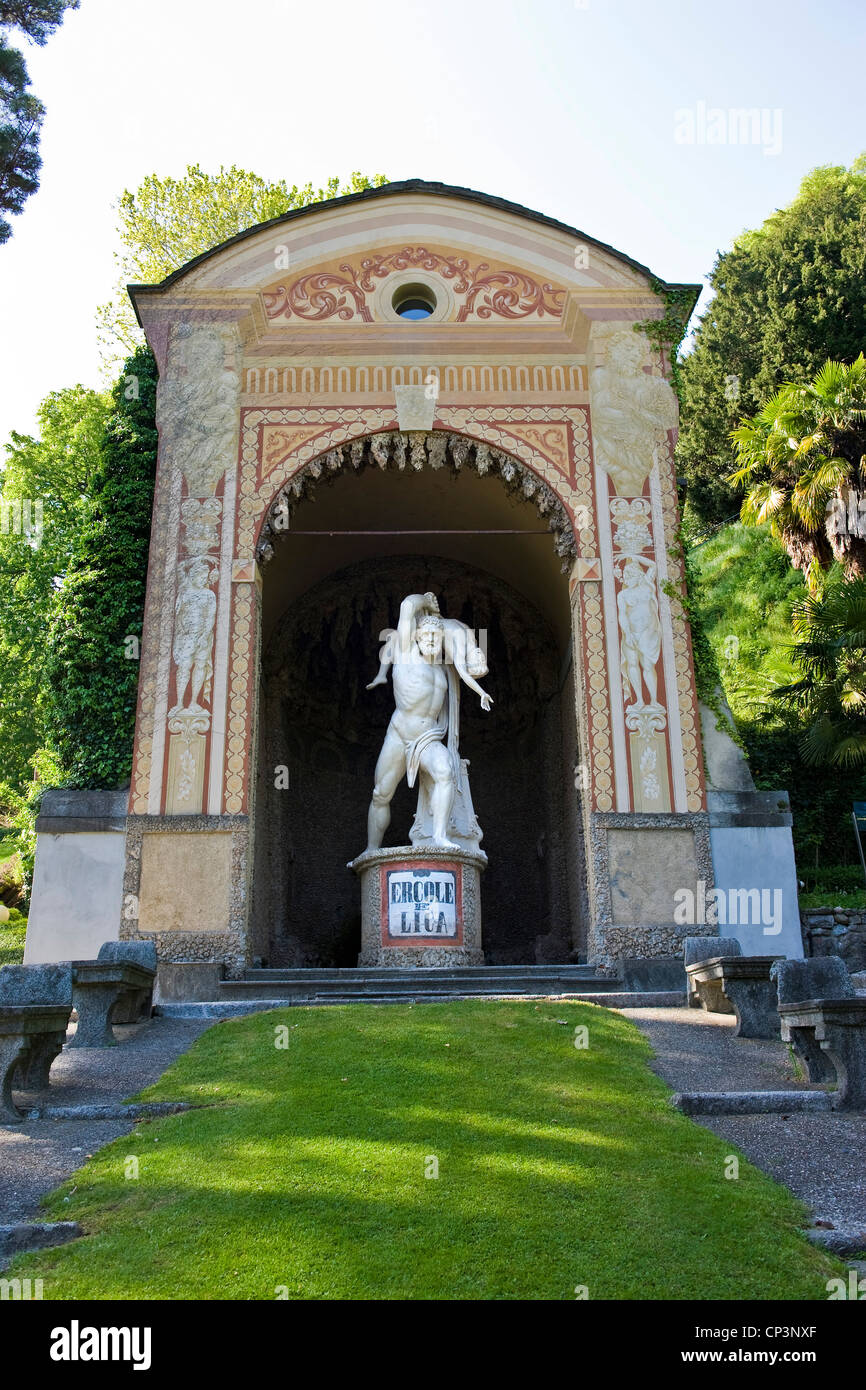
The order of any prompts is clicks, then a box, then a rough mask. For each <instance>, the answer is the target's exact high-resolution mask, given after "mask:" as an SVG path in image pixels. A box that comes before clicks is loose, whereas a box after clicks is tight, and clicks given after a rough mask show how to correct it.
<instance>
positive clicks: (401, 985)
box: [219, 965, 616, 1002]
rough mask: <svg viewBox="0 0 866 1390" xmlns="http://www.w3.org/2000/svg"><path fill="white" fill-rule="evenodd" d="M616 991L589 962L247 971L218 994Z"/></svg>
mask: <svg viewBox="0 0 866 1390" xmlns="http://www.w3.org/2000/svg"><path fill="white" fill-rule="evenodd" d="M612 989H613V990H616V983H615V982H614V981H611V980H610V979H607V978H605V977H603V976H598V975H596V974H595V971H594V970H593V968H592V967H591V966H585V965H573V966H553V967H551V966H462V967H460V966H458V967H454V968H452V969H441V970H439V969H429V968H428V969H418V970H407V969H399V970H398V969H391V970H388V969H376V968H366V969H358V970H340V969H335V970H327V969H326V970H249V971H247V973H246V975H245V976H244V977H243V979H240V980H223V981H221V983H220V986H219V998H220V999H224V1000H242V999H291V998H293V997H298V998H304V999H315V1000H323V999H329V998H339V999H340V1000H341V1002H345V1001H346V1000H350V999H371V998H390V997H392V996H398V997H403V998H416V997H418V996H419V995H424V996H425V997H432V998H439V997H448V996H455V995H457V996H464V997H465V996H469V995H472V996H476V995H482V996H483V995H492V994H495V995H502V994H505V995H508V994H520V995H525V994H533V995H536V994H538V995H547V994H557V995H559V994H571V993H574V992H576V991H579V992H581V993H587V994H589V993H595V992H604V993H610V992H611V990H612Z"/></svg>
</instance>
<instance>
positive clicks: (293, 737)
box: [252, 467, 586, 966]
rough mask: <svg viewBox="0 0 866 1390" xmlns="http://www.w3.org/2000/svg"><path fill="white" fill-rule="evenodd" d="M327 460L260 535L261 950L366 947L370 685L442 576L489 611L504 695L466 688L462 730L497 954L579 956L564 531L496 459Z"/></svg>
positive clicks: (376, 720)
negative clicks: (433, 462)
mask: <svg viewBox="0 0 866 1390" xmlns="http://www.w3.org/2000/svg"><path fill="white" fill-rule="evenodd" d="M325 476H327V477H329V480H330V481H331V482H332V484H333V485H332V486H330V487H327V488H324V489H321V488H320V489H317V490H316V492H315V494H314V496H311V494H310V492H309V491H307V490H306V489H305V490H304V500H303V501H300V498H299V499H298V503H299V504H298V505H297V506H296V507H295V508H294V509H293V512H292V517H291V525H290V527H289V528H288V529H287V530H285V531H283V532H276V533H273V534H272V536H268V537H265V538H264V543H265V544H268V545H271V546H272V554H271V556H270V557H268V559H269V562H268V563H267V564H266V565H265V567H264V571H263V592H262V641H261V684H260V691H259V718H258V732H257V763H258V773H257V780H256V792H255V809H254V844H255V848H254V863H253V876H252V877H253V894H252V934H253V942H254V945H253V950H254V953H255V955H256V956H258V957H260V958H261V959H263V960H267V961H268V962H269V963H270V964H271V965H274V966H291V965H294V966H352V965H354V964H355V963H356V960H357V952H358V947H359V939H360V903H359V895H358V885H357V880H356V878H355V876H354V875H353V874H352V873H351V872H350V871H349V870H348V869H347V868H346V864H347V862H348V860H350V859H352V858H353V857H354V856H355V855H356V854H358V853H359V852H360V850H361V849H363V847H364V843H365V831H366V813H367V806H368V803H369V798H370V793H371V791H372V781H373V769H374V766H375V761H376V757H377V754H378V752H379V748H380V747H381V743H382V739H383V737H384V733H385V729H386V726H387V723H388V720H389V719H390V716H391V713H392V711H393V695H392V691H391V686H390V682H389V683H388V685H387V686H386V687H379V688H377V689H375V690H373V691H367V690H366V689H365V687H366V685H367V684H368V682H370V681H371V680H372V679H373V677H374V675H375V674H376V671H377V668H378V651H379V645H380V644H379V640H378V638H379V633H380V631H381V630H382V629H383V628H386V627H391V626H393V625H394V622H395V620H396V616H397V610H398V607H399V603H400V600H401V599H402V598H403V597H404V596H405V594H406V593H409V592H422V591H424V590H426V589H431V590H433V591H434V592H436V593H437V595H438V596H439V597H440V602H441V605H442V610H443V612H444V613H445V614H446V615H447V616H451V617H457V618H460V619H461V620H462V621H464V622H466V623H468V624H469V625H470V626H471V627H473V628H474V629H475V630H476V631H478V632H480V631H481V630H482V629H483V630H485V631H486V641H487V647H488V655H489V665H490V675H489V677H487V678H485V681H484V684H485V687H486V688H487V689H489V691H490V693H491V694H492V696H493V698H494V702H495V703H494V707H493V710H492V711H491V712H490V713H489V714H484V713H483V712H482V711H481V709H480V706H479V702H478V699H477V697H476V696H475V695H474V694H473V693H472V692H471V691H468V690H465V689H464V691H463V693H462V699H461V739H460V748H461V755H462V756H464V757H466V758H468V759H469V761H470V778H471V785H472V794H473V799H474V802H475V807H476V811H477V814H478V818H479V821H480V823H481V826H482V829H483V831H484V836H485V839H484V843H483V848H484V849H485V851H486V852H487V854H488V856H489V860H490V863H489V867H488V869H487V871H486V873H485V875H484V879H483V882H482V913H483V919H484V944H485V951H486V956H487V960H488V962H489V963H491V964H509V963H515V964H516V963H544V962H548V961H551V962H552V961H561V962H565V961H569V960H574V959H575V958H576V957H577V955H578V954H579V953H580V954H582V953H583V951H584V948H585V925H586V924H585V915H586V909H585V871H584V855H583V839H582V830H581V817H580V803H579V791H577V790H576V789H575V777H574V769H575V765H576V764H577V763H578V762H579V761H580V758H579V754H578V752H577V734H576V719H575V692H574V684H573V681H574V676H573V666H572V659H571V655H572V654H571V630H570V606H569V602H568V593H567V584H566V580H565V578H564V576H563V574H562V572H561V563H562V548H561V547H558V546H557V541H556V538H555V537H552V536H551V534H550V530H549V529H548V527H547V526H546V525H545V523H544V518H541V519H540V518H539V513H538V511H537V508H536V506H535V504H534V502H533V501H532V499H531V498H530V497H527V496H526V495H525V494H522V493H521V491H520V490H519V489H511V490H510V491H509V490H508V488H507V487H506V486H503V482H504V481H505V480H503V479H501V478H500V479H497V478H496V477H495V476H494V477H484V476H481V475H479V474H478V473H477V472H475V471H474V470H470V469H462V470H453V469H441V470H440V469H429V468H428V469H424V470H421V469H418V470H414V469H406V470H400V469H393V470H389V469H379V468H376V467H373V468H367V469H366V470H358V471H355V470H353V469H351V468H350V469H348V470H336V469H333V470H329V471H328V474H326V475H325ZM320 481H321V479H320ZM558 549H559V553H557V550H558ZM282 768H285V769H286V770H287V771H286V773H282V774H281V773H280V771H279V770H280V769H282ZM286 780H287V781H288V786H287V787H286V786H285V785H279V784H280V783H283V784H284V783H285V782H286ZM415 795H416V792H415V791H409V789H408V788H407V787H406V786H405V785H404V786H403V787H401V789H400V791H399V792H398V794H397V796H396V797H395V799H394V803H393V806H392V812H393V815H392V822H391V827H390V830H389V834H388V838H387V841H386V843H390V844H405V843H406V842H407V840H408V832H409V827H410V824H411V821H412V815H413V813H414V804H415Z"/></svg>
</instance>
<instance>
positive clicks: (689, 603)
mask: <svg viewBox="0 0 866 1390" xmlns="http://www.w3.org/2000/svg"><path fill="white" fill-rule="evenodd" d="M674 535H675V539H676V544H675V545H673V546H671V547H669V549H668V554H669V555H670V556H671V558H672V559H673V560H675V561H677V562H678V563H679V564H680V565H681V566H682V572H683V578H682V581H681V583H680V584H679V585H677V584H674V583H672V581H671V580H667V581H666V582H665V583H664V584H662V586H661V587H662V592H663V593H665V594H667V596H668V598H669V599H673V600H675V601H676V602H677V603H678V604H679V605H680V607H681V609H682V611H683V614H684V615H685V617H686V619H687V620H688V624H689V628H690V629H691V634H692V659H693V661H694V668H695V689H696V691H697V695H698V699H699V700H700V701H701V702H702V703H703V704H705V705H706V706H707V708H708V709H711V710H712V712H713V714H714V715H715V716H716V728H717V729H719V730H721V731H722V732H723V733H726V734H728V735H729V737H731V738H732V739H733V740H734V742H735V743H737V744H738V745H739V746H740V748H742V749H743V752H746V746H745V744H744V742H743V740H742V737H741V736H740V733H739V731H738V730H737V727H736V725H735V724H732V722H731V720H730V719H729V718H728V715H727V713H726V712H725V709H724V707H723V705H722V692H723V689H724V687H723V685H722V676H721V672H720V671H719V665H718V662H717V661H716V654H715V651H714V650H713V645H712V643H711V641H710V638H709V634H708V632H707V625H706V621H705V619H704V615H703V612H702V609H701V579H700V575H699V574H698V572H697V569H696V568H695V566H694V564H693V563H692V560H691V558H690V556H689V551H688V541H687V538H686V536H685V534H684V532H683V527H682V522H680V524H679V526H678V527H677V530H676V532H675V533H674Z"/></svg>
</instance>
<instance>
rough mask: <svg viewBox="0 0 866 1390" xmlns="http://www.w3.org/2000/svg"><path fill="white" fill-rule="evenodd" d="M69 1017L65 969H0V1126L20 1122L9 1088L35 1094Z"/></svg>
mask: <svg viewBox="0 0 866 1390" xmlns="http://www.w3.org/2000/svg"><path fill="white" fill-rule="evenodd" d="M71 1012H72V970H71V968H70V966H69V965H6V966H4V967H3V969H2V970H0V1124H15V1123H17V1122H18V1121H20V1120H23V1119H24V1114H23V1112H22V1111H21V1110H19V1109H18V1107H17V1106H16V1104H15V1102H14V1101H13V1099H12V1086H13V1082H14V1084H15V1085H16V1086H17V1087H18V1088H19V1089H21V1090H27V1091H39V1090H42V1089H43V1088H44V1087H45V1086H47V1085H48V1074H49V1072H50V1070H51V1064H52V1062H53V1061H54V1059H55V1057H56V1056H57V1054H58V1053H59V1052H60V1050H61V1048H62V1047H63V1043H64V1041H65V1039H66V1029H67V1027H68V1026H69V1015H70V1013H71Z"/></svg>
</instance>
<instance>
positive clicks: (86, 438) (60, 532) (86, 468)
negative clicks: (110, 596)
mask: <svg viewBox="0 0 866 1390" xmlns="http://www.w3.org/2000/svg"><path fill="white" fill-rule="evenodd" d="M108 410H109V401H108V397H107V396H104V395H101V394H100V393H99V392H96V391H89V390H87V389H86V388H85V387H83V386H72V387H69V388H68V389H67V390H65V391H54V392H52V393H51V395H49V396H48V397H47V398H46V399H45V400H44V401H43V403H42V405H41V406H40V408H39V412H38V423H39V436H38V438H35V437H33V436H31V435H23V434H17V433H13V434H12V436H11V440H10V442H9V443H8V444H7V445H6V461H5V465H4V466H3V468H2V472H0V512H2V520H0V781H6V782H9V783H10V784H11V785H12V786H14V787H18V788H22V787H23V786H24V785H25V783H27V782H28V781H30V780H31V778H32V775H33V773H32V759H33V756H34V754H35V753H36V750H37V748H38V746H39V743H40V741H41V722H40V721H41V716H42V709H43V691H42V678H41V660H40V657H41V654H42V653H43V652H44V649H45V642H46V637H47V634H48V630H49V627H50V624H51V621H52V617H53V613H54V609H55V606H56V602H57V590H58V585H59V584H61V583H62V581H63V578H64V576H65V574H66V571H67V569H68V566H69V562H70V559H71V556H72V553H73V549H74V546H75V543H76V538H77V536H78V532H79V530H80V527H81V523H82V518H83V516H84V514H85V509H86V503H87V498H88V494H89V492H90V489H91V487H92V485H93V481H94V478H95V476H96V473H97V469H98V467H99V463H100V450H101V445H102V436H103V431H104V428H105V421H106V418H107V415H108Z"/></svg>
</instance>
